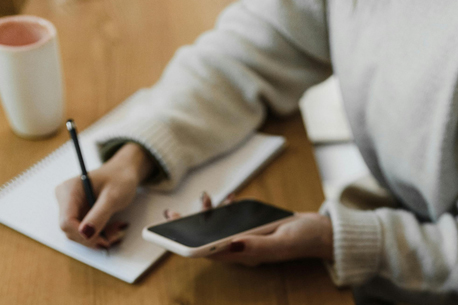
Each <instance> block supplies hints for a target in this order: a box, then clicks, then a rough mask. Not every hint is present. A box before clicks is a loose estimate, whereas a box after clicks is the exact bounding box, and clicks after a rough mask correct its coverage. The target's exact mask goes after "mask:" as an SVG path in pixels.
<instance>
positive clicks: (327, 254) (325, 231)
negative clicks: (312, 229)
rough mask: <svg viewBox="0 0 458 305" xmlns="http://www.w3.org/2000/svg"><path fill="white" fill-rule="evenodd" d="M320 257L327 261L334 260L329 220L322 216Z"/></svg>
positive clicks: (332, 238)
mask: <svg viewBox="0 0 458 305" xmlns="http://www.w3.org/2000/svg"><path fill="white" fill-rule="evenodd" d="M321 228H322V233H321V235H320V236H321V245H322V249H321V255H320V257H321V258H323V259H326V260H329V261H333V260H334V236H333V235H334V234H333V230H332V221H331V218H329V217H327V216H324V215H322V218H321Z"/></svg>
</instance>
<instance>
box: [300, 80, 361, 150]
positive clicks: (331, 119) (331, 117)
mask: <svg viewBox="0 0 458 305" xmlns="http://www.w3.org/2000/svg"><path fill="white" fill-rule="evenodd" d="M300 108H301V112H302V118H303V120H304V123H305V126H306V130H307V135H308V138H309V139H310V141H312V142H313V143H330V142H348V141H352V140H353V135H352V133H351V130H350V125H349V124H348V120H347V117H346V114H345V110H344V107H343V102H342V96H341V93H340V87H339V82H338V81H337V79H336V78H335V77H330V78H329V79H327V80H326V81H324V82H322V83H321V84H319V85H316V86H314V87H312V88H310V89H309V90H307V92H306V93H305V94H304V97H303V98H302V99H301V102H300Z"/></svg>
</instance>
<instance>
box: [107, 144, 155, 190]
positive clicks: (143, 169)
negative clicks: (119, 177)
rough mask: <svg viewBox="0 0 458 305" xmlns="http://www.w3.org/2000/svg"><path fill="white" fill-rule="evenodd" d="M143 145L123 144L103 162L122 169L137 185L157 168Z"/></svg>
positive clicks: (118, 169) (119, 169)
mask: <svg viewBox="0 0 458 305" xmlns="http://www.w3.org/2000/svg"><path fill="white" fill-rule="evenodd" d="M151 158H152V157H151V156H150V155H149V154H148V152H147V151H145V149H144V148H143V147H141V146H140V145H138V144H135V143H126V144H124V145H123V146H122V147H121V148H120V149H119V150H117V151H116V153H115V154H114V155H113V157H112V158H110V159H109V160H108V162H107V163H106V164H105V166H107V167H111V168H115V169H117V171H120V172H121V171H122V172H123V174H125V175H127V176H129V177H131V179H132V180H133V181H135V183H136V184H137V185H138V184H140V183H142V182H143V181H145V180H146V179H148V178H149V177H150V176H151V175H152V173H153V172H154V171H155V170H157V168H156V166H157V165H156V164H155V162H154V161H153V160H152V159H151Z"/></svg>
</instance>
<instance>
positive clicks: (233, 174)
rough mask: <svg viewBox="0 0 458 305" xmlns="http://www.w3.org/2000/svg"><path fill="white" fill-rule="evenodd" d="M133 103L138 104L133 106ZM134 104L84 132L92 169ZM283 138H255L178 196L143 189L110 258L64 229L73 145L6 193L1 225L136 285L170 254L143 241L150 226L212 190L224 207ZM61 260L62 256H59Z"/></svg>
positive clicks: (204, 170) (195, 204) (207, 168)
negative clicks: (106, 137)
mask: <svg viewBox="0 0 458 305" xmlns="http://www.w3.org/2000/svg"><path fill="white" fill-rule="evenodd" d="M132 102H133V101H132ZM130 104H131V103H130V102H129V101H128V102H126V103H124V104H123V105H122V106H120V107H119V108H117V109H115V110H114V111H113V112H111V113H110V114H108V115H107V116H106V117H104V118H103V119H102V120H100V121H99V122H98V123H96V124H94V125H93V126H92V127H90V128H89V129H87V130H86V131H84V132H83V133H81V135H80V141H81V144H82V147H83V150H84V151H83V154H84V157H85V160H86V163H87V164H86V165H87V167H88V169H94V168H97V167H98V166H100V161H99V158H98V154H97V149H96V145H95V144H94V143H95V138H94V137H95V135H96V134H97V132H98V131H99V130H100V129H101V128H103V127H104V125H106V124H108V122H110V121H111V122H115V121H116V118H117V117H118V118H119V116H121V115H123V113H125V110H126V107H129V105H130ZM284 144H285V140H284V138H282V137H277V136H267V135H261V134H255V135H253V136H252V137H250V138H249V139H247V140H246V141H245V142H244V143H242V144H241V145H239V147H237V148H236V149H234V150H233V151H232V152H230V153H228V154H227V155H225V156H222V157H220V158H218V159H216V160H214V161H212V162H210V163H208V164H205V165H203V166H201V167H200V168H196V169H194V170H193V171H192V172H190V173H189V174H188V175H187V177H186V178H185V179H184V181H183V182H182V183H181V184H180V186H179V187H178V189H176V190H175V191H174V192H172V193H158V192H154V191H152V190H150V189H148V188H146V187H145V188H140V189H139V190H138V194H137V197H136V199H135V202H134V203H133V204H132V205H131V206H130V207H129V208H128V209H127V210H126V211H124V212H123V213H122V214H120V215H116V216H115V218H119V219H123V220H126V221H128V222H130V223H131V226H130V227H129V229H128V231H127V235H126V237H125V239H124V241H123V243H121V244H120V245H119V246H118V247H117V248H114V249H110V251H109V254H108V255H107V254H106V253H104V252H102V251H98V250H92V249H89V248H86V247H84V246H82V245H79V244H77V243H75V242H72V241H70V240H68V239H67V238H66V237H65V235H64V234H63V232H62V231H61V230H60V229H59V224H58V207H57V201H56V199H55V197H54V188H55V186H56V185H58V184H59V183H60V182H62V181H64V180H66V179H68V178H70V177H73V176H75V175H78V174H79V168H78V163H77V160H76V155H75V152H74V151H73V149H74V148H73V147H72V144H71V143H70V142H67V143H66V144H64V145H63V146H61V147H60V148H59V149H57V150H56V151H54V152H53V153H52V154H50V155H49V156H48V157H46V158H45V159H43V160H42V161H40V162H38V163H37V164H35V165H34V166H32V167H31V168H30V169H29V170H27V171H26V172H24V173H23V174H21V175H19V176H18V177H16V178H15V179H13V180H12V181H11V182H9V183H7V184H6V185H4V186H3V187H2V189H1V190H0V223H2V224H4V225H6V226H8V227H10V228H12V229H14V230H16V231H18V232H20V233H22V234H24V235H27V236H29V237H30V238H32V239H35V240H36V241H38V242H41V243H43V244H45V245H47V246H49V247H51V248H53V249H55V250H57V251H59V252H61V253H63V254H66V255H68V256H70V257H72V258H74V259H76V260H79V261H81V262H83V263H85V264H87V265H90V266H92V267H94V268H97V269H99V270H101V271H103V272H106V273H108V274H110V275H112V276H114V277H117V278H119V279H121V280H123V281H125V282H128V283H133V282H135V281H136V280H137V279H138V278H139V277H140V276H141V275H142V274H143V273H144V272H145V271H146V270H147V269H148V268H149V267H150V266H152V265H153V264H154V262H156V261H157V260H158V259H159V258H160V257H161V256H162V255H163V254H164V253H165V252H166V251H165V250H164V249H162V248H160V247H158V246H156V245H154V244H152V243H149V242H146V241H144V240H143V239H142V237H141V230H142V228H143V227H144V226H147V225H150V224H154V223H159V222H162V221H164V220H163V216H162V215H163V210H164V209H166V208H170V209H173V210H176V211H178V212H181V213H183V214H188V213H192V212H196V211H198V210H199V205H200V204H199V200H198V198H199V196H200V194H201V192H202V190H207V191H208V193H209V194H210V195H211V196H212V197H213V199H214V203H215V204H218V203H220V202H222V201H223V200H224V198H225V197H226V196H227V195H228V194H230V193H231V192H233V191H235V190H236V189H238V188H239V187H240V186H241V185H242V184H243V183H245V182H246V181H247V180H248V179H249V178H250V177H251V176H252V175H253V174H254V173H255V172H256V171H258V170H259V169H260V168H261V167H262V166H263V165H264V164H266V163H267V162H268V161H269V160H271V159H272V158H273V157H274V156H275V155H276V154H278V153H279V152H280V151H281V150H282V148H283V147H284ZM56 255H57V254H56Z"/></svg>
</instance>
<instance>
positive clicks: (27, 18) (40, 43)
mask: <svg viewBox="0 0 458 305" xmlns="http://www.w3.org/2000/svg"><path fill="white" fill-rule="evenodd" d="M11 21H25V22H33V23H38V24H39V25H41V26H43V27H45V28H46V30H48V32H49V35H47V36H46V37H45V38H43V39H39V40H38V41H36V42H33V43H31V44H27V45H22V46H9V45H5V44H1V43H0V50H2V51H10V52H21V51H27V50H32V49H36V48H39V47H41V46H43V45H44V44H46V43H47V42H49V41H50V40H52V39H53V38H54V37H55V36H56V33H57V30H56V27H55V26H54V24H52V22H51V21H49V20H46V19H44V18H41V17H38V16H33V15H14V16H5V17H0V26H1V25H2V24H4V23H7V22H11Z"/></svg>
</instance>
